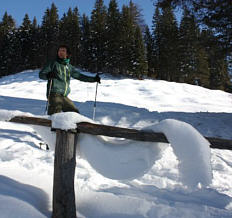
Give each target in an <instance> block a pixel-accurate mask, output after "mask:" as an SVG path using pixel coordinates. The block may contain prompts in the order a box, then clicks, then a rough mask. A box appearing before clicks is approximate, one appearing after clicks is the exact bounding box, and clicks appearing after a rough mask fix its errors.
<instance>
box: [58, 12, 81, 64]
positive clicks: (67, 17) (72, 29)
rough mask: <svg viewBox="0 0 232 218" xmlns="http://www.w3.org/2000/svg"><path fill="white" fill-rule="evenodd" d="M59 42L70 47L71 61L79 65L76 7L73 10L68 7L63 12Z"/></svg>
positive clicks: (78, 25)
mask: <svg viewBox="0 0 232 218" xmlns="http://www.w3.org/2000/svg"><path fill="white" fill-rule="evenodd" d="M59 27H60V28H59V42H60V44H65V45H67V46H69V47H70V49H71V52H72V63H73V64H74V65H80V40H81V39H80V38H81V30H80V21H79V13H78V8H75V9H74V10H73V11H72V10H71V8H69V10H68V13H67V14H64V15H63V17H62V19H61V21H60V25H59Z"/></svg>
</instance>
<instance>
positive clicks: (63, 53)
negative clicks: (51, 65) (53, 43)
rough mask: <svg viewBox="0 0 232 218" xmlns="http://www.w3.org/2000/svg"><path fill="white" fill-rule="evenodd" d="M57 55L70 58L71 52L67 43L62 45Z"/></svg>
mask: <svg viewBox="0 0 232 218" xmlns="http://www.w3.org/2000/svg"><path fill="white" fill-rule="evenodd" d="M57 56H58V57H59V58H61V59H66V58H70V56H71V52H70V49H69V47H68V46H67V45H60V46H59V47H58V50H57Z"/></svg>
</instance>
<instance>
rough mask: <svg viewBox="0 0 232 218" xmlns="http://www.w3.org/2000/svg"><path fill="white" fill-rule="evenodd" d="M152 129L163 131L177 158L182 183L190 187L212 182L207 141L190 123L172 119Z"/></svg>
mask: <svg viewBox="0 0 232 218" xmlns="http://www.w3.org/2000/svg"><path fill="white" fill-rule="evenodd" d="M152 129H153V130H154V131H157V132H163V133H164V134H165V136H166V137H167V139H168V141H169V142H170V143H171V146H172V147H173V152H174V154H175V155H176V157H177V159H178V160H179V162H180V163H179V170H180V177H181V180H182V183H183V184H185V185H187V186H188V187H191V188H193V189H194V188H196V187H197V185H198V184H199V183H200V184H201V185H204V186H208V185H210V183H211V182H212V171H211V163H210V160H211V157H210V144H209V142H208V141H207V140H206V139H205V138H204V137H203V136H202V135H201V134H200V133H199V132H198V131H197V130H196V129H195V128H193V127H192V126H191V125H189V124H187V123H184V122H181V121H178V120H173V119H166V120H163V121H161V122H160V123H159V124H158V125H155V126H153V128H152Z"/></svg>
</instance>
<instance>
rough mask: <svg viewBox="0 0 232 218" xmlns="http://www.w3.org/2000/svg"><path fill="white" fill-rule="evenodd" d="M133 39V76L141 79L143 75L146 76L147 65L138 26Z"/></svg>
mask: <svg viewBox="0 0 232 218" xmlns="http://www.w3.org/2000/svg"><path fill="white" fill-rule="evenodd" d="M134 39H135V42H134V63H133V74H134V75H135V76H136V77H137V78H139V79H141V78H142V77H143V76H144V75H147V70H148V69H147V68H148V65H147V61H146V57H145V47H144V41H143V36H142V31H141V29H140V27H139V26H137V27H136V30H135V37H134Z"/></svg>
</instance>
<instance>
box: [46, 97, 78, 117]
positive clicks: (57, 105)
mask: <svg viewBox="0 0 232 218" xmlns="http://www.w3.org/2000/svg"><path fill="white" fill-rule="evenodd" d="M59 112H76V113H79V110H78V109H77V108H76V106H75V105H74V103H73V102H72V101H71V100H70V99H69V98H68V97H64V96H62V95H60V94H57V93H51V94H50V97H49V105H48V115H52V114H55V113H59Z"/></svg>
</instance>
